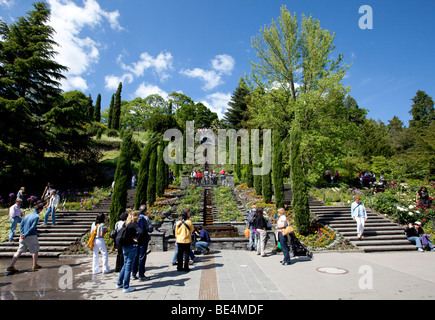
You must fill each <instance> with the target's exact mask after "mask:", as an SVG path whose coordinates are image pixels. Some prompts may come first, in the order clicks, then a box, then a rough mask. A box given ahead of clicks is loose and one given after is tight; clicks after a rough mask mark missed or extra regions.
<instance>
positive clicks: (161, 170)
mask: <svg viewBox="0 0 435 320" xmlns="http://www.w3.org/2000/svg"><path fill="white" fill-rule="evenodd" d="M163 150H164V141H163V136H162V137H161V138H160V143H159V149H158V154H157V169H156V193H157V195H158V196H159V197H163V194H164V193H165V187H166V185H165V184H166V183H165V176H166V168H165V162H164V161H163Z"/></svg>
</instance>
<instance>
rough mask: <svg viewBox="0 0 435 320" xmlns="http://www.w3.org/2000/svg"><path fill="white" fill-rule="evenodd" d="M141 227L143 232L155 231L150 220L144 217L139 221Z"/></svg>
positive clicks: (141, 216)
mask: <svg viewBox="0 0 435 320" xmlns="http://www.w3.org/2000/svg"><path fill="white" fill-rule="evenodd" d="M138 225H139V227H140V228H141V229H142V230H143V232H146V233H150V232H153V231H154V228H153V226H152V225H151V223H150V221H149V219H147V218H146V217H145V216H144V215H142V214H141V215H140V216H139V221H138Z"/></svg>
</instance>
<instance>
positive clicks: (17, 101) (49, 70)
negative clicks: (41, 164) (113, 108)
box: [0, 2, 68, 172]
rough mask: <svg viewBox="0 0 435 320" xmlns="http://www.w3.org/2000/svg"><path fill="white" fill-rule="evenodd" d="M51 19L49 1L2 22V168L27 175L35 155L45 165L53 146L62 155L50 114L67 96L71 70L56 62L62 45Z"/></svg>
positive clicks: (0, 62) (0, 50) (0, 64)
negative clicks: (64, 93) (63, 85)
mask: <svg viewBox="0 0 435 320" xmlns="http://www.w3.org/2000/svg"><path fill="white" fill-rule="evenodd" d="M49 19H50V9H49V8H48V4H46V3H43V2H37V3H34V4H33V10H32V11H30V12H27V16H26V17H20V18H18V19H16V20H15V22H14V23H13V24H11V25H8V24H7V23H6V22H4V21H2V20H1V19H0V118H1V119H0V127H1V128H2V129H1V130H0V149H1V150H0V163H1V165H2V167H6V166H9V165H11V166H12V170H15V169H19V170H18V171H21V172H22V171H23V169H25V164H24V162H27V161H30V159H31V158H32V157H33V156H35V157H38V159H34V160H33V161H40V160H41V157H42V156H43V154H44V152H46V151H50V150H49V149H50V147H51V148H52V149H53V150H56V151H58V145H57V144H58V143H59V141H55V140H54V139H52V138H53V135H52V134H51V133H50V131H49V130H46V128H45V125H46V123H45V121H46V118H45V115H46V113H48V112H50V111H51V109H52V108H53V105H54V102H55V101H56V100H58V99H59V97H60V96H61V93H62V90H61V89H60V81H61V80H62V79H65V76H64V75H63V73H64V72H65V71H67V70H68V68H67V67H65V66H62V65H60V64H59V63H57V62H56V61H55V60H54V57H55V56H56V54H57V52H55V51H54V50H53V48H54V47H56V46H57V43H56V42H55V41H53V40H52V39H53V35H54V32H55V30H54V29H53V28H52V27H51V26H49V25H48V21H49ZM15 119H16V120H15ZM49 140H52V141H49ZM60 143H62V142H61V141H60ZM23 146H25V147H24V148H23ZM23 151H25V153H24V154H20V153H21V152H23ZM17 160H18V161H17ZM34 163H35V162H34ZM26 165H27V163H26Z"/></svg>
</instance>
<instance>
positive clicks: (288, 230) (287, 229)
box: [281, 221, 294, 236]
mask: <svg viewBox="0 0 435 320" xmlns="http://www.w3.org/2000/svg"><path fill="white" fill-rule="evenodd" d="M293 231H294V229H293V227H292V226H291V225H290V223H288V221H287V227H285V228H284V229H282V231H281V232H282V235H283V236H286V235H289V234H290V233H292V232H293Z"/></svg>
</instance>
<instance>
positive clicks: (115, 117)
mask: <svg viewBox="0 0 435 320" xmlns="http://www.w3.org/2000/svg"><path fill="white" fill-rule="evenodd" d="M121 91H122V82H120V83H119V85H118V90H116V94H115V103H114V104H113V106H114V109H113V113H112V129H115V130H119V124H120V121H121Z"/></svg>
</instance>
